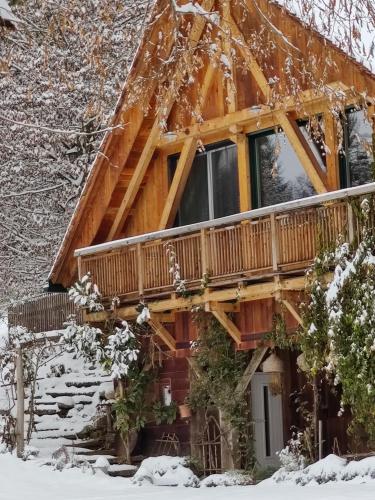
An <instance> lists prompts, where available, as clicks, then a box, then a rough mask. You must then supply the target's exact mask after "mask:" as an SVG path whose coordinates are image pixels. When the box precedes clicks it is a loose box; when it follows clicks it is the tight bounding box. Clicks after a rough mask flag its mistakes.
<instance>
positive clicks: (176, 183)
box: [159, 64, 216, 229]
mask: <svg viewBox="0 0 375 500" xmlns="http://www.w3.org/2000/svg"><path fill="white" fill-rule="evenodd" d="M215 72H216V70H215V68H214V67H213V65H212V64H209V65H208V68H207V71H206V74H205V76H204V80H203V84H202V87H201V89H200V95H199V102H198V104H197V106H196V110H195V111H196V114H198V113H200V111H201V110H202V108H203V106H204V104H205V102H206V100H207V97H208V93H209V91H210V88H211V86H212V82H213V79H214V75H215ZM197 144H198V139H197V137H195V136H191V137H189V138H188V139H187V140H186V141H185V143H184V146H183V148H182V151H181V155H180V158H179V160H178V163H177V168H176V172H175V174H174V176H173V179H172V184H171V187H170V188H169V192H168V196H167V200H166V202H165V205H164V209H163V213H162V216H161V219H160V224H159V229H165V228H167V227H168V226H170V225H171V224H172V222H173V221H174V218H175V217H176V213H177V210H178V206H179V204H180V201H181V197H182V195H183V192H184V189H185V186H186V182H187V180H188V177H189V174H190V170H191V166H192V164H193V161H194V157H195V153H196V150H197Z"/></svg>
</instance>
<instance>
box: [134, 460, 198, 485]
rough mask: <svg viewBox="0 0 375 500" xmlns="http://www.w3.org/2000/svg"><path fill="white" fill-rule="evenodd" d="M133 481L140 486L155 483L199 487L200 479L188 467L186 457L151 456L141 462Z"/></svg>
mask: <svg viewBox="0 0 375 500" xmlns="http://www.w3.org/2000/svg"><path fill="white" fill-rule="evenodd" d="M132 482H133V483H134V484H137V485H138V486H143V485H149V484H153V485H156V486H186V487H193V488H198V487H199V479H198V478H197V476H196V475H195V474H194V473H193V472H192V471H191V470H190V469H189V468H188V467H187V459H186V458H184V457H168V456H160V457H151V458H146V459H145V460H143V462H142V463H141V466H140V467H139V469H138V471H137V472H136V473H135V475H134V477H133V479H132Z"/></svg>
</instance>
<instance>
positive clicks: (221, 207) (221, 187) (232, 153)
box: [211, 146, 239, 218]
mask: <svg viewBox="0 0 375 500" xmlns="http://www.w3.org/2000/svg"><path fill="white" fill-rule="evenodd" d="M211 165H212V196H213V208H214V217H215V218H218V217H225V216H226V215H232V214H236V213H238V212H239V195H238V169H237V148H236V146H229V147H226V148H224V149H220V150H219V151H213V152H212V153H211Z"/></svg>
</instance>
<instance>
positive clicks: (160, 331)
mask: <svg viewBox="0 0 375 500" xmlns="http://www.w3.org/2000/svg"><path fill="white" fill-rule="evenodd" d="M148 324H149V325H150V326H151V328H152V329H153V330H154V332H155V335H157V336H158V337H159V338H160V339H161V340H162V341H163V342H164V344H165V345H166V346H167V347H168V348H169V349H170V350H171V351H175V350H176V341H175V339H174V338H173V337H172V335H171V334H170V333H169V332H168V330H167V329H166V328H165V326H164V325H163V324H162V323H161V321H160V320H159V318H158V315H156V314H152V315H151V318H150V319H149V320H148Z"/></svg>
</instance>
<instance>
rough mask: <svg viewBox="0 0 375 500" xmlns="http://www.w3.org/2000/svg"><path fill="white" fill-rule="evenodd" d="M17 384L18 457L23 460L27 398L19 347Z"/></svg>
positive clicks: (17, 353) (17, 352) (17, 354)
mask: <svg viewBox="0 0 375 500" xmlns="http://www.w3.org/2000/svg"><path fill="white" fill-rule="evenodd" d="M16 384H17V428H16V443H17V457H18V458H22V455H23V452H24V449H25V398H24V383H23V362H22V348H21V347H18V348H17V351H16Z"/></svg>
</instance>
